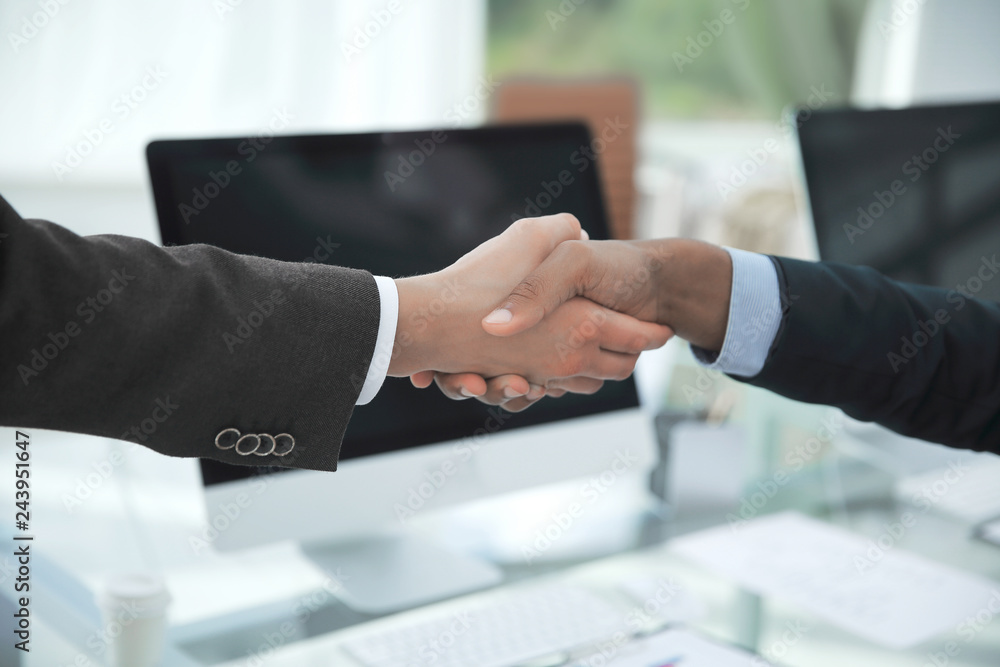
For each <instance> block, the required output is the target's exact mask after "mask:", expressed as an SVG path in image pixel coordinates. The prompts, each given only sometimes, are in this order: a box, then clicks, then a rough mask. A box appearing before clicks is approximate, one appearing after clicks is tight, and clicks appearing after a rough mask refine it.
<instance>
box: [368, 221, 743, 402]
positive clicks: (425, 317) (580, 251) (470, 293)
mask: <svg viewBox="0 0 1000 667" xmlns="http://www.w3.org/2000/svg"><path fill="white" fill-rule="evenodd" d="M395 282H396V288H397V292H398V295H399V315H398V321H397V326H396V337H395V344H394V346H393V352H392V356H391V359H390V360H389V368H388V374H389V375H393V376H396V377H404V376H409V377H410V379H411V381H412V382H413V384H414V385H415V386H417V387H421V388H423V387H428V386H430V384H431V383H432V382H436V383H437V384H438V386H439V387H440V388H441V390H442V391H443V392H444V393H445V394H446V395H447V396H449V397H451V398H455V399H463V398H472V397H475V398H478V399H479V400H481V401H483V402H485V403H489V404H493V405H502V406H503V407H504V408H505V409H507V410H510V411H517V410H523V409H524V408H526V407H527V406H529V405H531V404H532V403H534V402H535V401H537V400H539V399H540V398H542V397H543V396H546V395H548V396H561V395H563V394H564V393H566V392H573V393H584V394H590V393H594V392H596V391H597V390H599V389H600V388H601V387H602V386H603V384H604V381H605V380H622V379H624V378H627V377H628V376H629V375H631V373H632V371H633V369H634V368H635V364H636V361H637V360H638V358H639V354H640V353H641V352H643V351H644V350H652V349H655V348H658V347H660V346H662V345H663V344H664V343H666V342H667V341H668V340H669V339H670V338H671V337H672V336H673V335H675V334H676V335H678V336H680V337H682V338H684V339H686V340H688V341H690V342H691V343H693V344H695V345H697V346H699V347H702V348H705V349H707V350H719V349H721V347H722V342H723V339H724V338H725V331H726V326H727V322H728V313H729V297H730V290H731V285H732V263H731V260H730V258H729V254H728V253H727V252H726V251H724V250H722V249H721V248H718V247H715V246H712V245H709V244H707V243H702V242H698V241H691V240H686V239H664V240H655V241H590V240H588V237H587V234H586V232H585V231H583V230H582V229H581V227H580V223H579V221H577V219H576V218H575V217H573V216H572V215H569V214H565V213H564V214H558V215H552V216H546V217H541V218H525V219H523V220H519V221H518V222H516V223H514V224H513V225H511V226H510V227H509V228H508V229H507V230H506V231H505V232H504V233H503V234H501V235H500V236H497V237H496V238H493V239H490V240H489V241H487V242H486V243H483V244H482V245H480V246H479V247H477V248H476V249H475V250H473V251H472V252H470V253H468V254H467V255H465V256H464V257H462V258H461V259H459V260H458V261H457V262H455V264H453V265H451V266H449V267H448V268H446V269H444V270H442V271H439V272H437V273H432V274H428V275H423V276H416V277H412V278H402V279H397V280H396V281H395Z"/></svg>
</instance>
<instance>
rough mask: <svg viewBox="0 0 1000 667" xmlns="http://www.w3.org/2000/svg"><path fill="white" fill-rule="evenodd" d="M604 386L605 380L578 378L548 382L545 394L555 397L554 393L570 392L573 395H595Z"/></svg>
mask: <svg viewBox="0 0 1000 667" xmlns="http://www.w3.org/2000/svg"><path fill="white" fill-rule="evenodd" d="M603 386H604V380H598V379H596V378H588V377H583V376H576V377H571V378H562V379H559V380H552V381H550V382H548V383H547V384H546V385H545V394H546V396H555V395H556V394H554V393H553V392H554V391H562V392H570V393H571V394H595V393H597V392H598V391H600V390H601V387H603ZM560 395H561V394H560Z"/></svg>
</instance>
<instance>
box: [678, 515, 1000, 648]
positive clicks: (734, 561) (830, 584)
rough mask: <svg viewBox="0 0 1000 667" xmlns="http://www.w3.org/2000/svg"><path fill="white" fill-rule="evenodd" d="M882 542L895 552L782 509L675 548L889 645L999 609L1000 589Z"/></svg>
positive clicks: (906, 642) (912, 640)
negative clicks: (997, 606)
mask: <svg viewBox="0 0 1000 667" xmlns="http://www.w3.org/2000/svg"><path fill="white" fill-rule="evenodd" d="M899 527H900V528H902V529H903V530H904V531H905V530H906V528H905V527H902V525H901V524H899ZM886 530H888V529H886ZM886 534H889V533H888V532H886ZM900 537H902V535H901V536H900ZM880 539H881V538H880ZM897 539H898V538H897ZM882 542H883V545H888V548H882V547H880V546H879V545H878V544H875V543H873V542H872V541H871V540H868V539H865V538H864V537H861V536H859V535H856V534H854V533H851V532H849V531H846V530H844V529H841V528H837V527H835V526H831V525H830V524H827V523H823V522H821V521H817V520H815V519H811V518H809V517H806V516H804V515H802V514H798V513H797V512H783V513H781V514H775V515H772V516H768V517H764V518H761V519H754V520H752V521H749V522H746V523H744V524H741V525H739V526H736V527H730V526H728V525H727V526H720V527H718V528H712V529H709V530H706V531H702V532H699V533H694V534H691V535H686V536H684V537H681V538H678V539H677V540H675V541H674V543H673V545H672V550H674V551H675V552H676V553H679V554H680V555H682V556H685V557H687V558H690V559H691V560H694V561H696V562H698V563H701V564H703V565H705V566H707V567H709V568H711V569H713V570H715V571H716V572H718V573H720V574H722V575H723V576H725V577H727V578H729V579H733V580H734V581H736V582H738V583H739V584H741V585H742V586H744V587H746V588H748V589H750V590H752V591H755V592H757V593H761V594H764V595H772V596H775V597H778V598H783V599H785V600H787V601H789V602H792V603H795V604H797V605H798V606H800V607H802V608H803V609H806V610H807V611H809V612H812V613H814V614H816V615H817V616H821V617H823V618H825V619H826V620H827V621H829V623H830V624H831V625H836V626H839V627H841V628H843V629H845V630H847V631H848V632H852V633H854V634H856V635H858V636H860V637H864V638H865V639H868V640H870V641H872V642H874V643H876V644H880V645H882V646H888V647H890V648H906V647H909V646H914V645H916V644H919V643H921V642H923V641H926V640H928V639H931V638H932V637H934V636H936V635H938V634H940V633H943V632H948V631H954V630H955V628H956V626H958V624H959V623H962V622H963V621H964V620H965V619H966V618H967V617H968V616H970V615H971V616H975V615H976V613H977V612H979V611H981V610H982V609H984V608H988V605H990V604H993V605H996V604H998V603H1000V583H997V582H995V581H992V580H990V579H985V578H983V577H978V576H974V575H971V574H966V573H964V572H961V571H959V570H956V569H953V568H951V567H947V566H945V565H941V564H940V563H936V562H934V561H931V560H928V559H926V558H923V557H921V556H917V555H915V554H911V553H908V552H906V551H903V550H902V549H901V548H900V547H896V546H894V545H893V544H890V543H889V541H888V540H883V541H882Z"/></svg>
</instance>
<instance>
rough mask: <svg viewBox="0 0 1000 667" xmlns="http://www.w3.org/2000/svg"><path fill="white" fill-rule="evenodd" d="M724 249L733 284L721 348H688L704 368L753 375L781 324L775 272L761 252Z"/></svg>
mask: <svg viewBox="0 0 1000 667" xmlns="http://www.w3.org/2000/svg"><path fill="white" fill-rule="evenodd" d="M725 250H726V252H728V253H729V256H730V257H731V258H732V260H733V287H732V291H731V292H730V296H729V324H728V325H727V326H726V338H725V340H724V341H723V343H722V350H721V351H720V352H719V353H718V355H716V353H714V352H709V351H707V350H703V349H701V348H699V347H696V346H694V345H692V346H691V351H692V352H693V353H694V356H695V358H696V359H697V360H698V361H699V362H700V363H701V364H702V365H703V366H706V367H707V368H710V369H713V370H718V371H721V372H723V373H728V374H729V375H738V376H740V377H753V376H754V375H757V374H758V373H760V371H761V369H762V368H764V363H765V362H766V361H767V355H768V353H769V352H770V350H771V345H772V344H773V343H774V337H775V336H776V335H777V333H778V327H779V326H780V325H781V292H780V290H779V288H778V271H777V269H775V268H774V263H773V262H771V258H770V257H767V256H765V255H758V254H757V253H754V252H747V251H745V250H736V249H735V248H726V249H725Z"/></svg>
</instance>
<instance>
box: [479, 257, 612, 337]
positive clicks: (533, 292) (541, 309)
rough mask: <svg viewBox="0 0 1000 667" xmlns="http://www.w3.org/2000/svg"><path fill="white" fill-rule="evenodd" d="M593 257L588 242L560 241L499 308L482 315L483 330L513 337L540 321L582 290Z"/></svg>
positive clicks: (495, 334) (496, 334)
mask: <svg viewBox="0 0 1000 667" xmlns="http://www.w3.org/2000/svg"><path fill="white" fill-rule="evenodd" d="M592 256H593V253H592V250H591V244H590V243H589V242H583V241H568V242H565V243H561V244H559V246H558V247H557V248H555V249H554V250H553V251H552V253H551V254H550V255H549V256H548V257H547V258H546V259H545V261H543V262H542V263H541V264H540V265H539V266H538V268H536V269H535V270H534V271H533V272H532V273H531V274H529V275H528V276H527V277H526V278H525V279H524V280H522V281H521V283H520V284H519V285H518V286H517V287H515V288H514V291H513V292H511V293H510V296H508V297H507V298H506V299H505V300H504V301H503V302H502V305H501V306H500V307H499V308H497V309H496V310H494V311H493V312H492V313H490V314H489V315H487V316H486V317H484V318H483V329H485V330H486V332H487V333H490V334H493V335H494V336H511V335H513V334H516V333H520V332H521V331H524V330H525V329H530V328H531V327H533V326H535V325H536V324H538V323H539V322H540V321H541V320H542V318H544V317H545V316H546V315H548V314H549V313H551V312H552V311H553V310H555V309H556V308H558V307H559V306H560V305H562V304H563V303H564V302H566V301H568V300H569V299H572V298H573V297H574V296H577V295H579V294H582V293H583V289H582V286H581V280H582V278H583V277H584V276H585V275H586V274H587V272H588V271H589V265H590V263H591V258H592Z"/></svg>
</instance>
